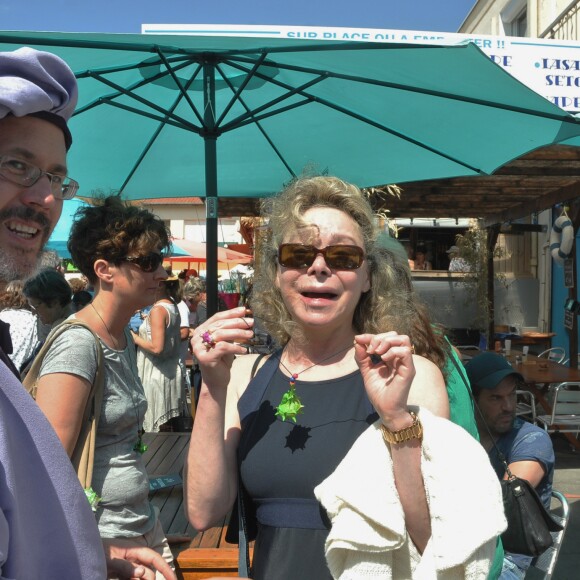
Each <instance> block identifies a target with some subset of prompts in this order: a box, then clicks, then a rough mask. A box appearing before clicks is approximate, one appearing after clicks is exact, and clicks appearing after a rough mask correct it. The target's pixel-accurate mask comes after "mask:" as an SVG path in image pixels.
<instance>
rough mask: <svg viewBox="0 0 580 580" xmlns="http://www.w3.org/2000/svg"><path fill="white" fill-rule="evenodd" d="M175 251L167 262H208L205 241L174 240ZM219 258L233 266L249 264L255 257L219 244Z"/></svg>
mask: <svg viewBox="0 0 580 580" xmlns="http://www.w3.org/2000/svg"><path fill="white" fill-rule="evenodd" d="M172 246H173V252H172V255H171V256H170V257H169V258H167V259H166V261H167V262H171V263H173V262H186V261H189V262H191V263H197V264H206V262H207V253H208V252H207V250H208V248H207V244H206V243H204V242H194V241H192V240H179V239H174V240H172ZM217 259H218V262H219V263H222V264H228V265H229V266H230V267H233V266H235V265H237V264H249V263H250V262H251V261H252V260H253V257H252V256H250V255H248V254H243V253H242V252H236V251H235V250H231V249H230V248H225V247H223V246H218V248H217Z"/></svg>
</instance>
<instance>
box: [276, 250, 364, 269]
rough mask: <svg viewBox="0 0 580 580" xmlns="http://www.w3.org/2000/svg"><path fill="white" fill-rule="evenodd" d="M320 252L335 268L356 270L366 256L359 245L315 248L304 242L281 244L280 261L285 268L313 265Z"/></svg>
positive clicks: (329, 264)
mask: <svg viewBox="0 0 580 580" xmlns="http://www.w3.org/2000/svg"><path fill="white" fill-rule="evenodd" d="M318 254H322V256H323V257H324V261H325V262H326V264H327V265H328V266H329V267H330V268H332V269H333V270H356V269H357V268H360V267H361V266H362V263H363V260H364V257H365V254H364V251H363V249H362V248H359V247H358V246H326V248H315V247H314V246H306V245H304V244H281V245H280V247H279V248H278V263H279V264H280V265H281V266H284V267H285V268H307V267H309V266H312V264H313V262H314V260H315V259H316V256H318Z"/></svg>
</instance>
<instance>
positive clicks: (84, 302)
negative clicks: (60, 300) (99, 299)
mask: <svg viewBox="0 0 580 580" xmlns="http://www.w3.org/2000/svg"><path fill="white" fill-rule="evenodd" d="M92 300H93V295H92V294H91V293H90V292H87V291H86V290H79V291H78V292H75V293H74V294H73V296H72V303H73V308H74V310H75V312H78V311H79V310H82V309H83V308H84V307H85V306H88V305H89V304H90V303H91V301H92Z"/></svg>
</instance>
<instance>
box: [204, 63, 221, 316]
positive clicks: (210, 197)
mask: <svg viewBox="0 0 580 580" xmlns="http://www.w3.org/2000/svg"><path fill="white" fill-rule="evenodd" d="M203 86H204V87H205V90H204V115H203V120H204V125H205V130H204V131H203V141H204V147H205V216H206V226H205V227H206V241H207V248H206V251H207V255H206V276H207V278H206V292H207V302H206V304H207V316H208V318H209V317H210V316H212V315H213V314H215V313H216V312H217V310H218V284H217V283H218V268H217V259H218V254H217V248H218V219H217V217H218V199H217V198H218V187H217V132H216V130H215V68H214V64H213V63H212V62H208V61H206V62H205V63H204V65H203Z"/></svg>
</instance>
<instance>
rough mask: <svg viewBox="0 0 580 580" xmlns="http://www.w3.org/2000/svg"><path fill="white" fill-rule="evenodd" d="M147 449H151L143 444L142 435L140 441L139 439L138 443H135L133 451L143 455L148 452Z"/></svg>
mask: <svg viewBox="0 0 580 580" xmlns="http://www.w3.org/2000/svg"><path fill="white" fill-rule="evenodd" d="M147 449H149V448H148V447H147V445H145V443H143V440H142V439H141V435H139V439H137V443H135V446H134V447H133V451H136V452H137V453H140V454H141V455H143V453H145V451H147Z"/></svg>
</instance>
